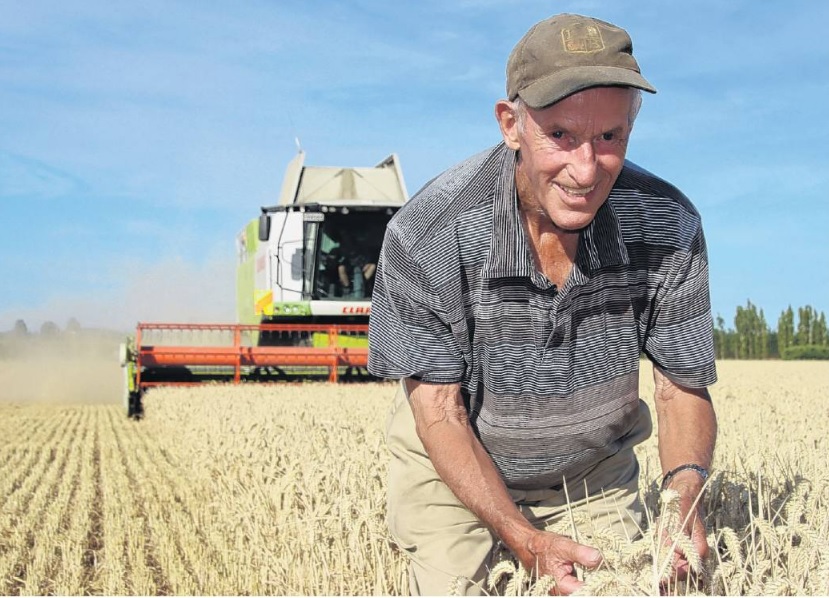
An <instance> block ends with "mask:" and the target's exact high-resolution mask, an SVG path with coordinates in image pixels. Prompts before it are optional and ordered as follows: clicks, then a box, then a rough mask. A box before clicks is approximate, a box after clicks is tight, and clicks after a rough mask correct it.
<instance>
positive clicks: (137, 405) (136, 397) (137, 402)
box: [127, 392, 144, 419]
mask: <svg viewBox="0 0 829 598" xmlns="http://www.w3.org/2000/svg"><path fill="white" fill-rule="evenodd" d="M127 415H128V416H129V417H130V418H132V419H141V418H142V417H143V416H144V405H143V404H142V403H141V394H140V393H137V392H131V393H130V395H129V397H128V398H127Z"/></svg>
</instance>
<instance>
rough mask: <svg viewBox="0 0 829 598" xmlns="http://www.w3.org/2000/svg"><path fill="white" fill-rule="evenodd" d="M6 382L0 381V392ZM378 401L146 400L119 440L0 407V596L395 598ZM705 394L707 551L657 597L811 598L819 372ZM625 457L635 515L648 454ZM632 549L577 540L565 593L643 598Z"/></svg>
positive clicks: (402, 588)
mask: <svg viewBox="0 0 829 598" xmlns="http://www.w3.org/2000/svg"><path fill="white" fill-rule="evenodd" d="M14 367H15V366H14V364H9V363H8V362H3V363H0V389H4V388H9V386H8V385H6V384H5V383H6V382H7V381H8V380H9V379H10V378H13V377H14V376H15V375H16V374H15V372H13V371H11V370H12V369H13V368H14ZM110 374H111V373H110ZM110 374H107V375H110ZM17 375H18V376H19V373H18V374H17ZM77 390H78V389H75V392H77ZM393 392H394V387H393V386H392V385H390V384H345V385H340V386H333V385H327V384H301V385H282V386H252V385H251V386H243V387H232V386H219V385H214V386H205V387H200V388H196V389H189V388H167V389H159V390H155V391H152V392H150V393H148V394H147V395H146V397H145V405H146V416H145V418H144V419H143V420H142V421H138V422H136V421H131V420H128V419H127V418H126V417H125V414H124V411H123V408H122V407H121V405H120V404H117V403H109V402H106V401H100V400H97V401H89V400H84V397H83V396H79V397H73V396H58V394H57V393H56V395H55V396H52V397H39V398H38V399H37V400H34V399H32V398H31V397H29V398H27V399H26V400H22V399H21V398H20V397H19V396H17V397H15V396H13V395H9V394H8V393H6V392H4V391H3V390H0V505H2V506H0V594H2V595H45V594H58V595H84V594H106V595H122V594H130V595H159V594H176V595H193V594H198V595H239V594H257V595H263V594H294V595H296V594H301V595H366V594H405V593H406V592H407V591H408V587H407V581H406V565H405V561H404V558H403V556H402V555H401V554H400V552H399V551H398V550H397V549H396V548H395V547H394V546H393V545H392V543H391V542H390V541H389V538H388V536H387V533H386V527H385V522H384V517H385V511H384V509H385V507H384V493H385V473H386V467H387V455H386V452H385V447H384V444H383V434H382V429H383V425H384V420H385V416H386V410H387V408H388V405H389V402H390V399H391V396H392V394H393ZM652 392H653V383H652V381H651V380H650V366H648V365H647V364H645V365H644V366H643V374H642V393H643V397H646V398H647V397H650V396H651V394H652ZM70 394H72V393H70ZM712 394H713V397H714V401H715V405H716V407H717V412H718V416H719V423H720V435H719V442H718V447H717V451H716V457H715V468H714V473H713V475H712V478H711V480H710V485H709V490H708V494H707V498H706V505H707V509H708V513H709V517H708V528H709V539H710V543H711V544H712V546H714V547H715V550H713V551H712V557H711V559H710V560H709V561H708V562H706V563H699V568H700V574H699V576H698V578H696V579H695V585H688V586H683V587H680V586H671V587H670V590H671V591H673V592H674V593H709V594H728V595H757V594H763V595H825V594H829V465H828V464H827V460H826V455H827V453H829V442H828V441H827V431H829V365H827V364H822V363H807V362H723V363H721V364H720V382H719V383H718V384H717V385H716V386H715V387H713V388H712ZM639 455H640V458H641V460H642V463H643V467H642V471H643V475H642V479H641V489H642V492H643V495H644V498H645V501H646V504H647V505H648V507H649V509H650V510H651V512H652V513H654V514H655V512H656V509H657V508H658V506H659V505H658V502H659V500H660V496H659V493H658V491H657V488H656V480H657V478H658V477H659V466H658V461H657V458H656V457H657V453H656V443H655V437H652V438H651V439H650V440H649V441H647V442H646V443H645V444H643V445H642V446H641V447H640V449H639ZM662 499H663V500H667V501H668V504H667V505H666V506H665V507H664V510H665V512H669V511H670V508H671V505H670V501H671V497H670V496H663V497H662ZM664 519H665V518H664V517H663V520H664ZM652 537H653V535H652V534H651V533H648V532H646V533H645V535H644V536H643V538H642V539H640V540H638V541H637V542H634V543H630V542H626V541H622V540H620V539H618V538H613V537H612V536H610V535H608V534H605V535H602V534H601V533H600V534H597V539H596V541H597V542H600V543H601V545H600V546H599V547H600V548H601V549H602V551H603V553H604V555H605V561H606V562H605V565H604V566H603V567H602V568H601V569H600V570H598V571H595V572H587V573H585V580H586V586H585V592H586V593H590V594H613V595H618V594H642V595H644V594H658V593H659V591H660V575H661V571H660V569H661V567H662V566H663V561H664V559H663V556H662V555H661V553H660V547H659V546H658V543H654V542H653V540H652ZM494 573H495V575H494V576H493V581H494V582H495V581H497V582H498V583H497V584H495V585H494V586H493V589H492V591H493V593H507V594H519V593H540V592H543V591H544V590H547V589H549V587H548V586H545V582H544V580H532V579H530V578H528V577H527V576H525V575H524V573H523V572H522V571H520V570H517V569H516V568H515V566H514V564H513V563H511V562H510V561H508V560H505V561H504V562H503V563H502V564H501V565H499V570H498V571H495V572H494ZM496 577H497V578H499V579H495V578H496ZM661 589H662V591H665V586H662V588H661ZM450 592H451V588H447V593H450Z"/></svg>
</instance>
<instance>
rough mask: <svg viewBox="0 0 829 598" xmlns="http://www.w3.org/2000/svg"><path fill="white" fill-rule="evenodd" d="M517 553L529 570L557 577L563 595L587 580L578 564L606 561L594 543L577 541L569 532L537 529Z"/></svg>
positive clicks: (592, 566) (592, 565)
mask: <svg viewBox="0 0 829 598" xmlns="http://www.w3.org/2000/svg"><path fill="white" fill-rule="evenodd" d="M521 552H522V554H517V555H516V556H518V558H519V559H520V560H521V563H522V564H523V565H524V568H525V569H526V570H527V571H534V572H535V573H536V575H538V577H543V576H544V575H550V576H552V577H553V579H555V580H556V588H555V590H554V592H555V593H557V594H560V595H562V596H566V595H569V594H572V593H573V592H575V591H576V590H578V589H579V588H580V587H581V586H582V584H583V582H581V581H579V580H578V579H577V577H576V571H575V569H574V565H581V566H583V567H584V568H586V569H595V568H596V567H598V566H599V565H600V564H601V562H602V555H601V553H600V552H599V551H598V550H596V549H595V548H592V547H590V546H585V545H584V544H579V543H577V542H574V541H573V540H571V539H570V538H568V537H566V536H561V535H559V534H554V533H552V532H545V531H536V532H535V533H533V534H532V535H531V536H530V537H529V539H528V540H527V543H526V550H525V551H521Z"/></svg>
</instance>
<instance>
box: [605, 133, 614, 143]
mask: <svg viewBox="0 0 829 598" xmlns="http://www.w3.org/2000/svg"><path fill="white" fill-rule="evenodd" d="M614 139H616V134H615V133H602V141H613V140H614Z"/></svg>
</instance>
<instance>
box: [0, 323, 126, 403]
mask: <svg viewBox="0 0 829 598" xmlns="http://www.w3.org/2000/svg"><path fill="white" fill-rule="evenodd" d="M118 344H119V339H118V337H116V336H114V335H104V334H101V335H88V334H87V335H83V336H77V337H74V336H69V335H61V336H60V337H57V338H48V339H41V338H37V337H28V338H8V337H4V338H3V339H2V342H1V343H0V402H2V403H32V402H38V403H60V404H89V403H119V402H121V400H122V395H123V378H122V372H121V367H120V365H119V363H118Z"/></svg>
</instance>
